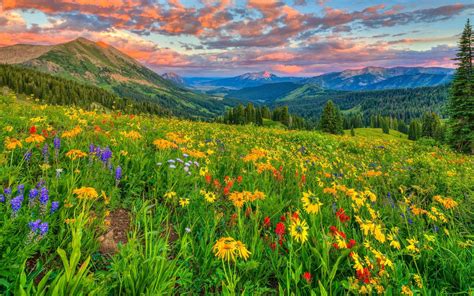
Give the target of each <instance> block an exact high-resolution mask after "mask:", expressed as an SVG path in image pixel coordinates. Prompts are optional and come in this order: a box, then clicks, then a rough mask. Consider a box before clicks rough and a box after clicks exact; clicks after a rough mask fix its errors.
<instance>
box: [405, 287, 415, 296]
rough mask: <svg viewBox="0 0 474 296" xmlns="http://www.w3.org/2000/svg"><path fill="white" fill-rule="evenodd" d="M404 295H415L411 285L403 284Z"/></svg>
mask: <svg viewBox="0 0 474 296" xmlns="http://www.w3.org/2000/svg"><path fill="white" fill-rule="evenodd" d="M402 295H408V296H413V292H412V291H411V289H410V287H408V286H402Z"/></svg>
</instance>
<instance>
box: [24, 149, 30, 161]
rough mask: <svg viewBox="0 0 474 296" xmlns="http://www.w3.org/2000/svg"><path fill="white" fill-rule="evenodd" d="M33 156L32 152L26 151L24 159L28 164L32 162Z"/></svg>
mask: <svg viewBox="0 0 474 296" xmlns="http://www.w3.org/2000/svg"><path fill="white" fill-rule="evenodd" d="M31 155H32V153H31V150H28V151H26V152H25V154H24V155H23V159H24V160H25V161H26V162H30V160H31Z"/></svg>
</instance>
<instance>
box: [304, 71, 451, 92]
mask: <svg viewBox="0 0 474 296" xmlns="http://www.w3.org/2000/svg"><path fill="white" fill-rule="evenodd" d="M453 74H454V70H453V69H448V68H440V67H432V68H423V67H395V68H382V67H366V68H363V69H357V70H345V71H342V72H334V73H328V74H323V75H320V76H315V77H311V78H308V79H305V80H303V81H301V83H311V84H315V85H318V86H320V87H322V88H328V89H335V90H375V89H395V88H414V87H422V86H436V85H441V84H446V83H448V82H450V81H451V79H452V77H453Z"/></svg>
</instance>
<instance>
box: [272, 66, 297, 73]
mask: <svg viewBox="0 0 474 296" xmlns="http://www.w3.org/2000/svg"><path fill="white" fill-rule="evenodd" d="M273 70H275V71H278V72H282V73H287V74H295V73H304V67H300V66H295V65H275V66H273Z"/></svg>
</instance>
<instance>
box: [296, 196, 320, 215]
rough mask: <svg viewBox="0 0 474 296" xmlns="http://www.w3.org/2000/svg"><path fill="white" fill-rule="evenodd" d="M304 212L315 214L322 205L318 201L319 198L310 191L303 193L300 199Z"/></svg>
mask: <svg viewBox="0 0 474 296" xmlns="http://www.w3.org/2000/svg"><path fill="white" fill-rule="evenodd" d="M301 201H302V202H303V206H304V209H305V211H306V212H307V213H308V214H317V213H319V210H320V209H321V206H322V205H323V203H322V202H320V201H319V198H318V197H316V196H315V195H314V194H313V193H312V192H311V191H308V192H304V193H303V197H302V198H301Z"/></svg>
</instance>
